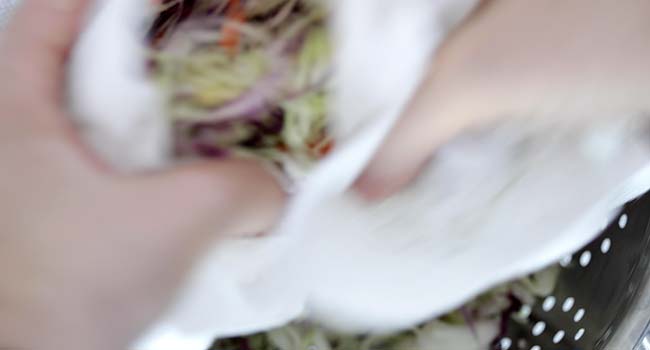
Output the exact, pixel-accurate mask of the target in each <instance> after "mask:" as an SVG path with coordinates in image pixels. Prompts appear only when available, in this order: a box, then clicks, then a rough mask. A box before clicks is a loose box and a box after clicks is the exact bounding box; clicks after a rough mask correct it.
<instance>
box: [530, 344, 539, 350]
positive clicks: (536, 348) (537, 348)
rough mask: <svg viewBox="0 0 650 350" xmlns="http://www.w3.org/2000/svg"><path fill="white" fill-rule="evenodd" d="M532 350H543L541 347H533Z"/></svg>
mask: <svg viewBox="0 0 650 350" xmlns="http://www.w3.org/2000/svg"><path fill="white" fill-rule="evenodd" d="M530 350H542V347H541V346H539V345H533V347H532V348H530Z"/></svg>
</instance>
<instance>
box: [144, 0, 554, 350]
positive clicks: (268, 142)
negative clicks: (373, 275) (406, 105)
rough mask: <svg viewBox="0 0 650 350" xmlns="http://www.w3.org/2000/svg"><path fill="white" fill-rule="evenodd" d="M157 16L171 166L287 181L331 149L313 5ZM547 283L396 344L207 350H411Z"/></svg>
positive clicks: (488, 298)
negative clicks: (245, 169) (228, 164)
mask: <svg viewBox="0 0 650 350" xmlns="http://www.w3.org/2000/svg"><path fill="white" fill-rule="evenodd" d="M159 6H160V8H159V14H158V17H157V18H156V20H155V23H154V25H153V28H152V29H151V32H150V36H149V38H150V43H151V48H152V49H151V54H150V64H151V74H152V76H153V77H154V78H155V79H156V81H158V83H159V86H160V88H161V90H162V91H163V92H164V93H165V95H166V96H167V100H168V108H167V112H168V117H169V118H171V121H172V123H173V124H174V126H175V141H176V153H177V156H179V157H222V156H242V157H256V158H258V159H262V160H265V161H268V162H270V163H272V164H274V165H276V166H278V167H280V168H281V169H282V170H283V171H285V172H292V173H293V174H292V175H293V176H294V177H295V176H297V175H296V173H300V172H301V171H305V170H307V169H309V168H310V167H311V166H312V165H313V164H314V163H315V162H316V161H317V160H318V159H320V158H321V157H322V156H323V155H325V154H326V153H327V152H328V151H329V150H330V149H331V148H332V146H333V140H332V139H331V137H330V136H329V135H328V120H327V115H328V108H327V107H328V95H329V91H328V90H329V89H328V86H329V85H328V82H329V78H330V73H331V72H330V70H331V54H332V44H331V42H330V38H329V35H328V31H327V28H326V25H325V18H326V15H327V13H326V10H325V9H324V7H323V6H322V5H321V4H320V3H319V2H317V1H308V0H165V1H163V2H162V3H161V4H160V5H159ZM556 279H557V268H555V267H554V268H549V269H547V270H544V271H542V272H540V273H538V274H534V275H531V276H529V277H527V278H524V279H521V280H519V281H516V282H513V283H509V284H505V285H502V286H499V287H497V288H494V289H492V290H491V291H489V292H487V293H485V294H483V295H481V296H478V297H477V298H475V299H474V300H472V301H470V302H468V303H467V304H466V305H465V306H464V307H463V308H461V309H459V310H455V311H453V312H450V313H449V314H447V315H444V316H442V317H439V318H437V319H435V320H432V321H430V322H426V323H424V324H422V325H419V326H418V327H415V328H413V329H411V330H407V331H404V332H401V333H398V334H392V335H382V336H377V335H345V334H337V333H334V332H329V331H327V330H326V329H324V328H322V327H319V326H317V325H314V324H310V323H306V322H300V321H297V322H294V323H292V324H289V325H287V326H284V327H281V328H279V329H274V330H270V331H268V332H263V333H260V334H256V335H250V336H245V337H240V338H232V339H220V340H218V341H217V342H216V343H215V345H214V347H213V350H379V349H381V350H385V349H389V350H400V349H404V350H407V349H408V350H417V349H413V344H423V341H424V340H423V338H426V337H427V335H428V334H430V333H431V332H433V331H435V330H436V329H438V328H440V327H441V326H443V325H444V326H450V325H451V326H460V327H467V328H468V329H472V327H473V323H475V322H481V321H493V322H499V321H500V320H501V318H502V317H503V313H504V311H505V310H508V309H509V308H511V307H512V305H513V298H515V299H516V300H518V302H520V303H523V304H528V305H530V304H532V303H534V302H535V298H536V297H538V296H545V295H547V294H549V293H550V292H551V291H552V289H553V288H554V284H555V281H556ZM421 350H426V349H424V348H422V349H421ZM449 350H454V349H449ZM458 350H464V349H458Z"/></svg>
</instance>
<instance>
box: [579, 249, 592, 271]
mask: <svg viewBox="0 0 650 350" xmlns="http://www.w3.org/2000/svg"><path fill="white" fill-rule="evenodd" d="M590 262H591V252H590V251H588V250H585V251H584V252H582V254H581V255H580V266H582V267H587V265H589V263H590Z"/></svg>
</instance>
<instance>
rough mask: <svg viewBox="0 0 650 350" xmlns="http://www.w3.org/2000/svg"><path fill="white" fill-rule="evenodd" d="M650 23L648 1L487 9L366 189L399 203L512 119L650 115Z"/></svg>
mask: <svg viewBox="0 0 650 350" xmlns="http://www.w3.org/2000/svg"><path fill="white" fill-rule="evenodd" d="M648 16H650V2H648V1H642V0H622V1H593V0H571V1H532V2H531V1H518V0H487V1H483V3H482V4H481V6H480V7H479V9H478V10H477V11H476V12H475V13H474V14H473V16H471V17H470V18H469V19H468V20H467V21H466V22H465V23H464V24H463V25H462V26H461V27H460V28H459V29H458V30H457V31H456V32H455V33H453V34H452V36H451V37H450V38H449V39H448V40H447V42H446V43H445V44H444V45H443V47H442V48H441V49H440V51H439V52H438V54H437V56H436V60H435V62H434V64H433V66H432V69H431V71H430V74H429V76H428V78H427V79H426V80H425V81H424V83H423V85H422V86H421V88H420V90H419V92H418V94H417V95H416V96H415V97H414V99H413V101H412V103H411V104H410V107H409V108H408V109H407V110H406V112H405V113H404V115H403V116H402V118H401V120H400V122H399V123H398V125H397V126H396V127H395V129H394V130H393V133H392V134H391V135H390V136H389V137H388V139H387V141H386V143H385V144H384V145H383V147H382V148H381V149H380V151H379V152H378V154H377V155H376V157H375V159H374V161H373V162H372V163H371V165H370V166H369V168H368V169H367V171H366V172H365V174H364V175H363V176H362V177H361V178H360V179H359V181H358V183H357V187H358V189H359V190H360V191H361V192H362V193H363V194H364V195H365V196H366V197H369V198H371V199H373V198H374V199H377V198H382V197H386V196H389V195H391V194H393V193H394V192H396V191H398V190H399V189H400V188H402V187H403V186H405V185H407V184H408V183H409V182H410V181H411V180H413V178H414V177H416V176H417V175H418V173H419V170H420V168H421V167H422V166H423V165H424V164H426V163H427V162H428V160H429V159H430V157H431V156H432V155H433V154H434V153H435V151H436V150H437V149H438V148H439V147H440V146H442V145H444V144H445V143H446V142H447V141H449V140H451V139H453V138H454V137H455V136H457V135H458V134H460V133H462V132H464V131H466V130H467V129H471V128H477V127H482V126H485V125H487V124H489V123H494V122H497V121H499V120H503V119H504V118H514V117H519V118H523V117H528V118H559V116H562V117H564V118H574V121H575V120H577V119H579V118H587V119H586V120H584V122H588V121H589V119H588V118H596V117H607V118H611V117H615V116H616V115H620V114H622V113H638V112H645V111H648V108H649V107H650V40H648V38H650V21H648V18H649V17H648ZM566 121H568V119H563V120H557V122H566Z"/></svg>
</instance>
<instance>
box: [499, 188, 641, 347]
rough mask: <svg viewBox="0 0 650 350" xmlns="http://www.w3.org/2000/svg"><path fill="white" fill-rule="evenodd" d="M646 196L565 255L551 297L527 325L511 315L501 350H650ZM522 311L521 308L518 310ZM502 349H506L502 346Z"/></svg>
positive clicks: (537, 306)
mask: <svg viewBox="0 0 650 350" xmlns="http://www.w3.org/2000/svg"><path fill="white" fill-rule="evenodd" d="M648 213H650V195H645V196H642V197H641V198H639V199H637V200H635V201H633V202H630V203H628V204H627V205H626V206H625V207H624V209H623V211H622V212H621V214H620V215H619V216H618V218H617V219H616V220H614V222H613V223H612V224H611V225H609V226H608V227H607V228H606V229H605V230H604V231H603V233H602V234H601V235H600V236H599V237H598V238H597V239H595V240H594V241H593V242H592V243H591V244H589V245H588V246H586V247H585V248H584V249H582V250H580V251H578V252H577V253H575V254H574V255H573V256H572V257H570V259H569V257H567V258H566V259H565V260H564V261H563V263H562V266H563V267H562V270H561V273H560V276H559V280H558V283H557V286H556V288H555V290H554V291H553V293H552V294H551V295H549V296H547V297H546V298H539V299H538V300H537V302H536V303H535V305H528V306H522V307H521V308H523V309H524V310H525V309H526V308H530V309H531V310H532V312H531V313H530V316H529V317H528V318H527V319H528V321H527V322H522V321H521V320H519V321H518V320H517V319H516V317H512V318H511V319H510V320H509V322H508V324H507V327H506V333H505V334H506V335H505V341H499V342H497V343H496V344H495V345H494V349H500V350H514V349H516V350H650V327H648V321H649V320H650V286H649V285H648V284H649V283H648V281H649V279H648V277H649V276H650V274H649V269H648V266H649V264H650V249H649V248H650V230H649V229H648V222H649V220H648V218H649V215H648ZM518 308H520V307H518ZM504 345H506V346H504Z"/></svg>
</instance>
